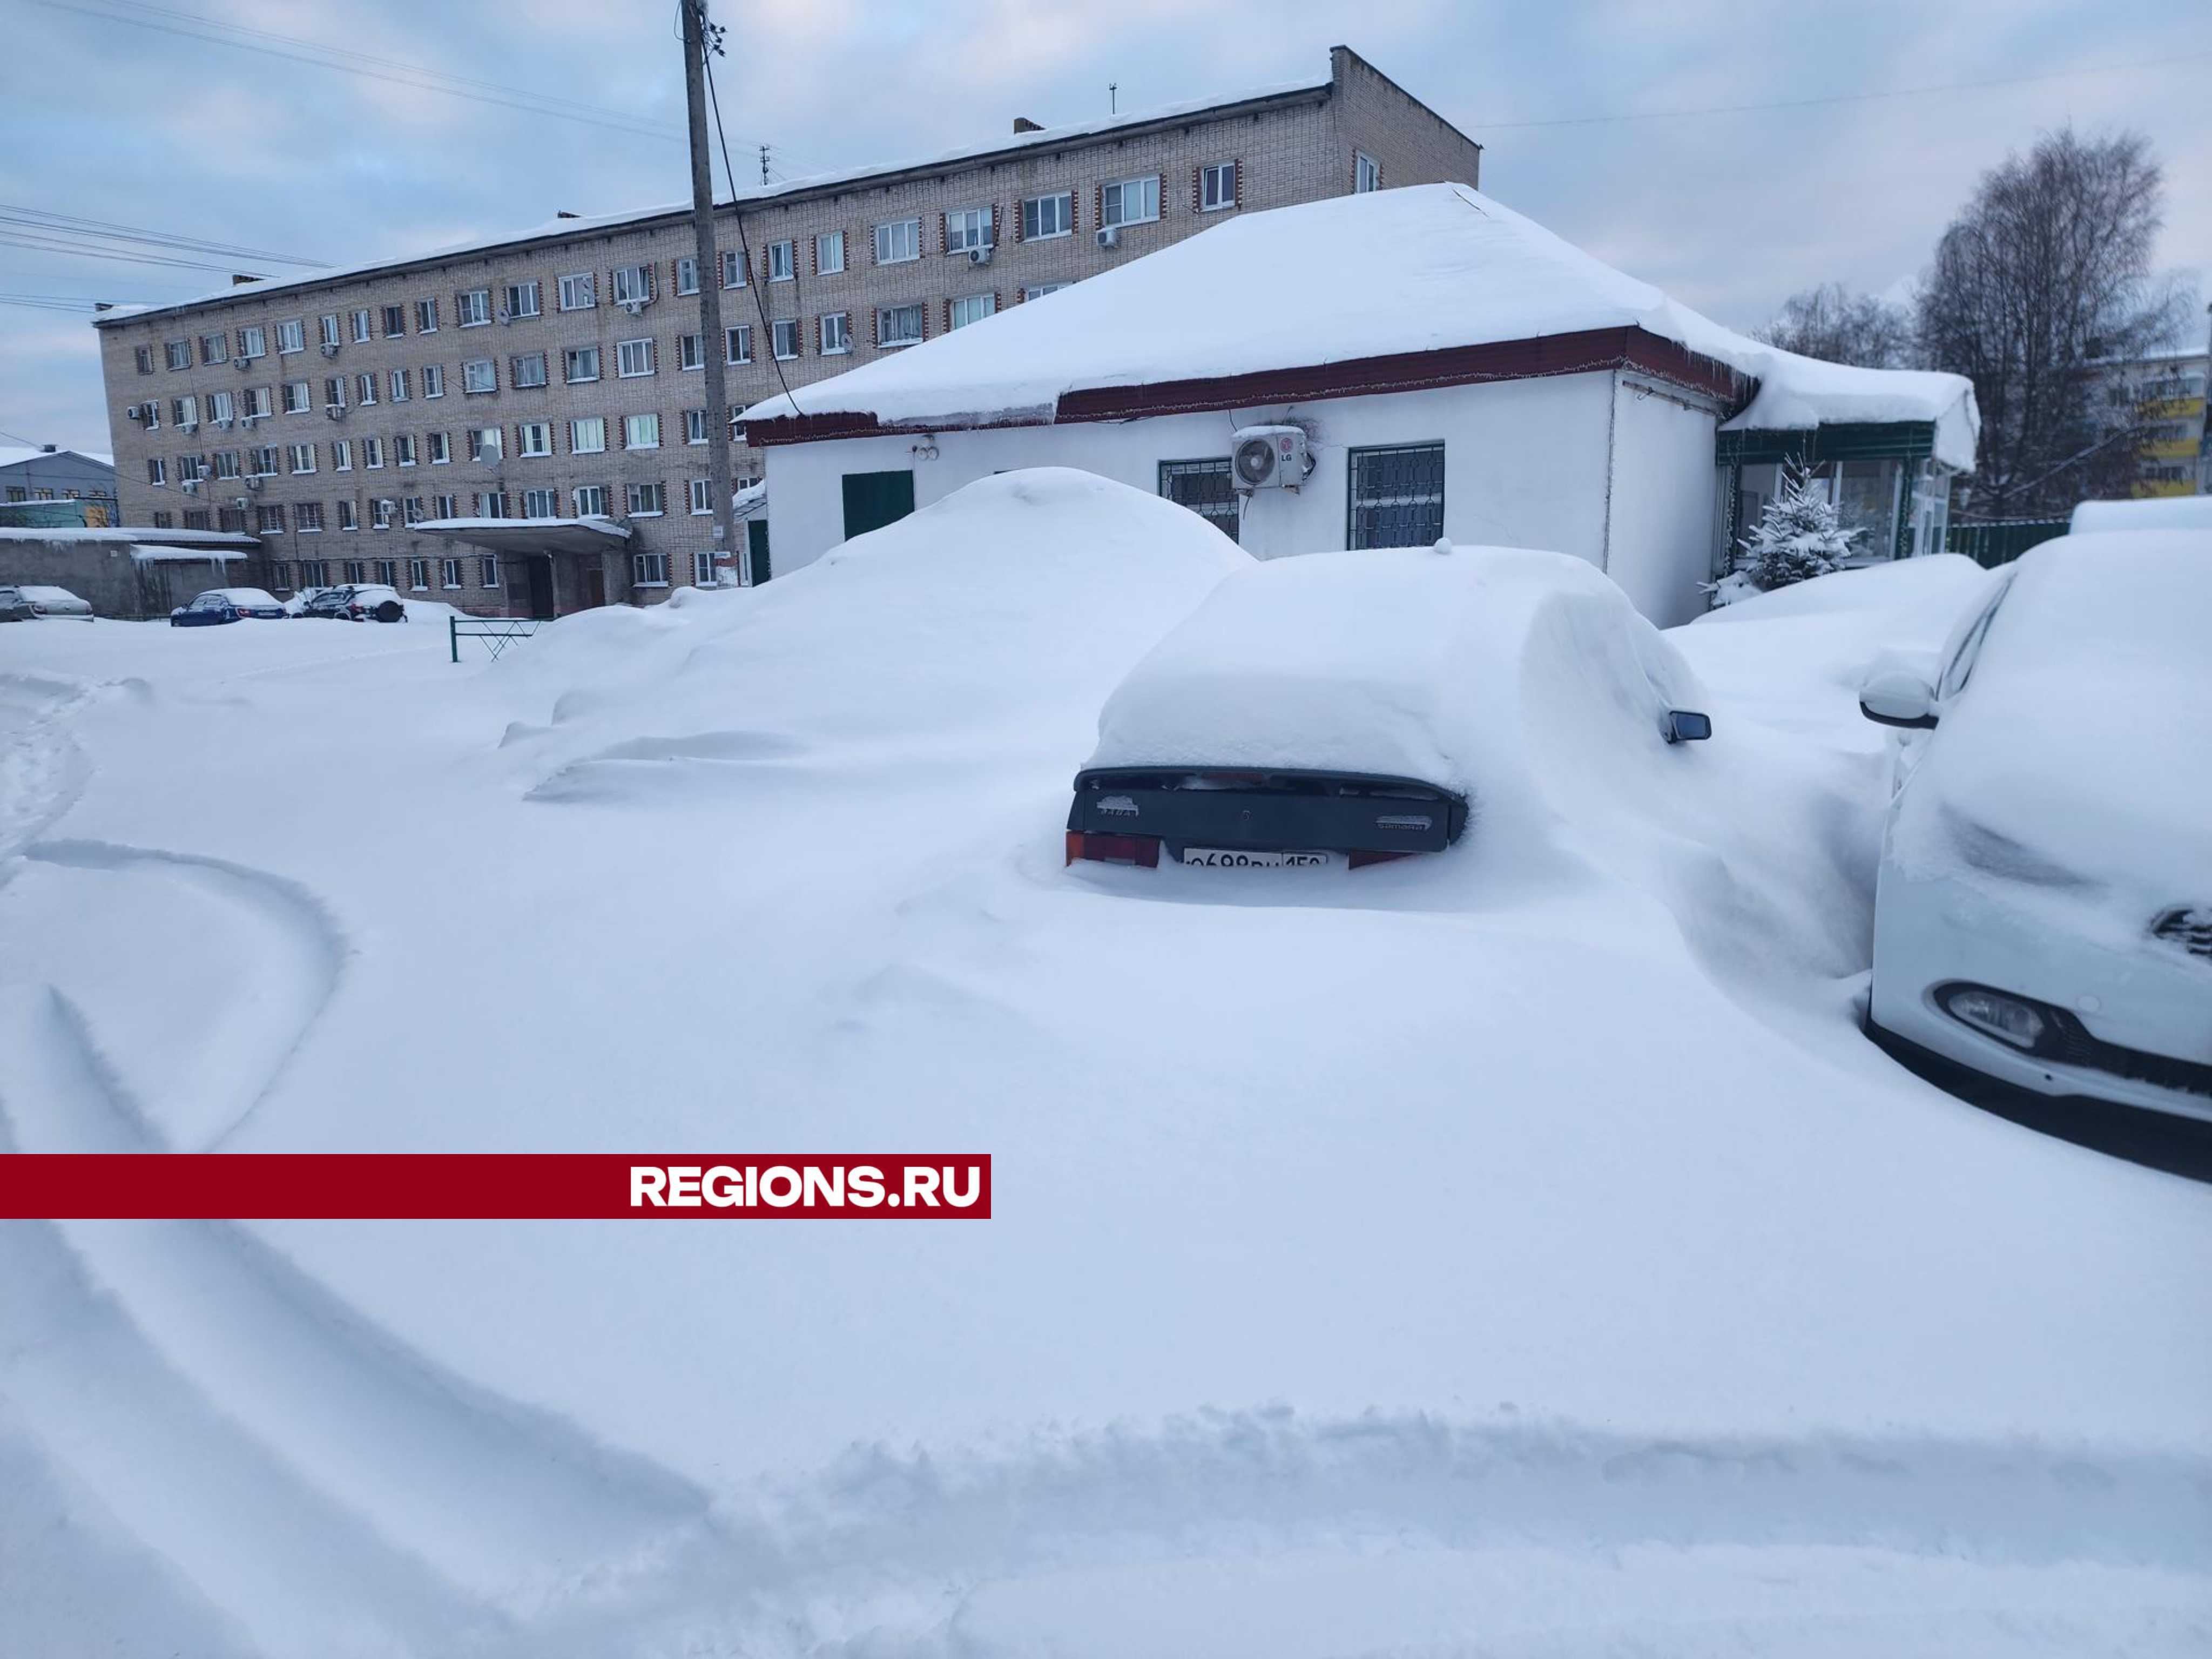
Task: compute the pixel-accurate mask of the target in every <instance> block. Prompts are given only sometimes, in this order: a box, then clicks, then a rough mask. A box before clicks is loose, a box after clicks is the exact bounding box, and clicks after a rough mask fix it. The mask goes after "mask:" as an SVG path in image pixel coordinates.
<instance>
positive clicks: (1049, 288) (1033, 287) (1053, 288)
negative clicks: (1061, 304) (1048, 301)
mask: <svg viewBox="0 0 2212 1659" xmlns="http://www.w3.org/2000/svg"><path fill="white" fill-rule="evenodd" d="M1074 286H1075V285H1074V284H1073V283H1031V284H1030V286H1029V287H1027V288H1024V289H1023V290H1022V303H1023V304H1024V305H1026V304H1028V303H1029V302H1030V301H1031V300H1042V299H1043V298H1044V296H1045V295H1048V294H1057V293H1059V292H1060V289H1064V288H1073V287H1074Z"/></svg>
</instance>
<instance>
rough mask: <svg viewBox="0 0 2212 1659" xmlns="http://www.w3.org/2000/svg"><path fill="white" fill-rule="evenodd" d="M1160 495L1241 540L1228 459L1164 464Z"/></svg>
mask: <svg viewBox="0 0 2212 1659" xmlns="http://www.w3.org/2000/svg"><path fill="white" fill-rule="evenodd" d="M1160 494H1161V495H1164V496H1166V497H1167V498H1168V499H1169V500H1170V501H1174V502H1176V504H1177V505H1178V506H1182V507H1188V508H1189V509H1190V510H1191V511H1192V512H1194V513H1197V514H1198V515H1199V516H1200V518H1202V519H1204V520H1206V521H1207V522H1208V523H1209V524H1211V525H1212V526H1213V527H1214V528H1215V529H1217V530H1218V531H1220V532H1221V533H1222V534H1223V535H1225V536H1226V537H1228V538H1229V539H1230V540H1231V541H1232V542H1233V541H1235V540H1236V539H1237V490H1236V486H1235V482H1234V480H1233V479H1232V478H1231V475H1230V471H1229V458H1228V457H1227V456H1226V455H1225V456H1223V457H1221V459H1218V460H1210V461H1162V462H1161V463H1160Z"/></svg>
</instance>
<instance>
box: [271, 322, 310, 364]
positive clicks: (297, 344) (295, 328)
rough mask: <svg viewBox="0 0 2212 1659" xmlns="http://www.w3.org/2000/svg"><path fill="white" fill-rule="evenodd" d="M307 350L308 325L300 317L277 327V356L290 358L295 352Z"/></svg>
mask: <svg viewBox="0 0 2212 1659" xmlns="http://www.w3.org/2000/svg"><path fill="white" fill-rule="evenodd" d="M306 349H307V323H306V322H305V321H304V320H302V319H300V318H298V317H289V318H287V319H285V320H284V321H283V322H281V323H279V324H277V325H276V355H277V356H280V357H289V356H291V355H292V354H293V353H294V352H295V351H305V350H306Z"/></svg>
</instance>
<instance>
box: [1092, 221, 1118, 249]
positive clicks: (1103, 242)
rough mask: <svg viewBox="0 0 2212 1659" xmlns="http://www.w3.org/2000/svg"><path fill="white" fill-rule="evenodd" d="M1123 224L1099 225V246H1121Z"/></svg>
mask: <svg viewBox="0 0 2212 1659" xmlns="http://www.w3.org/2000/svg"><path fill="white" fill-rule="evenodd" d="M1098 246H1101V247H1119V246H1121V226H1119V225H1101V226H1099V227H1098Z"/></svg>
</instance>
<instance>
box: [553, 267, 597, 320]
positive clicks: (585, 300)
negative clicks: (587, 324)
mask: <svg viewBox="0 0 2212 1659" xmlns="http://www.w3.org/2000/svg"><path fill="white" fill-rule="evenodd" d="M598 304H599V274H598V273H597V272H596V271H590V270H572V271H570V272H569V273H568V275H567V276H563V277H562V279H561V309H562V310H563V311H589V310H591V309H592V308H593V307H596V306H597V305H598Z"/></svg>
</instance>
